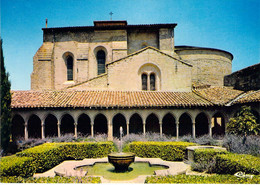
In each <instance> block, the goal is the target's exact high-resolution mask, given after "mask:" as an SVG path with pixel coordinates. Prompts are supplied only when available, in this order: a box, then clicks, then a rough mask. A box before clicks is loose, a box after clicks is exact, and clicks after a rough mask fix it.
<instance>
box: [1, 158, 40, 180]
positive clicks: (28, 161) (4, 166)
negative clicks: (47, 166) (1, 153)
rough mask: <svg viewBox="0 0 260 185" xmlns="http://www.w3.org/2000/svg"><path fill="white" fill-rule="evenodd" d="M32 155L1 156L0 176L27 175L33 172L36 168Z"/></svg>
mask: <svg viewBox="0 0 260 185" xmlns="http://www.w3.org/2000/svg"><path fill="white" fill-rule="evenodd" d="M33 164H34V161H33V158H32V157H17V156H15V155H12V156H8V157H2V158H1V164H0V176H22V177H29V176H32V175H33V173H35V171H36V168H35V165H33Z"/></svg>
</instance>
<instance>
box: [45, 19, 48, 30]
mask: <svg viewBox="0 0 260 185" xmlns="http://www.w3.org/2000/svg"><path fill="white" fill-rule="evenodd" d="M45 26H46V28H47V27H48V19H46V20H45Z"/></svg>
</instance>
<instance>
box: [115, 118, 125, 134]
mask: <svg viewBox="0 0 260 185" xmlns="http://www.w3.org/2000/svg"><path fill="white" fill-rule="evenodd" d="M120 127H122V128H123V135H126V120H125V117H124V116H123V115H122V114H117V115H115V116H114V118H113V136H114V137H118V138H119V137H120V132H119V129H120Z"/></svg>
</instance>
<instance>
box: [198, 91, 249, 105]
mask: <svg viewBox="0 0 260 185" xmlns="http://www.w3.org/2000/svg"><path fill="white" fill-rule="evenodd" d="M194 92H195V93H196V94H197V95H199V96H201V97H203V98H205V99H206V100H208V101H210V102H211V103H214V104H216V105H225V104H227V103H228V102H230V101H231V100H233V99H235V98H236V97H238V96H239V95H241V94H242V93H244V92H243V91H239V90H235V89H232V88H229V87H210V88H205V89H196V90H194Z"/></svg>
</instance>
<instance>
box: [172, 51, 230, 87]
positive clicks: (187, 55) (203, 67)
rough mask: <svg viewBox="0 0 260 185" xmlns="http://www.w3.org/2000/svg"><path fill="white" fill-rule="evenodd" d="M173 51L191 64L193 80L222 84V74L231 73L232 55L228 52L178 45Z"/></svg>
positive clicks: (215, 84)
mask: <svg viewBox="0 0 260 185" xmlns="http://www.w3.org/2000/svg"><path fill="white" fill-rule="evenodd" d="M175 52H176V53H177V54H178V55H179V56H180V57H181V59H183V60H185V61H187V62H188V63H190V64H191V65H192V66H193V68H192V81H193V82H197V83H202V84H210V85H214V86H223V85H224V76H225V75H228V74H230V73H231V70H232V59H233V56H232V55H231V54H230V53H228V52H225V51H221V50H216V49H208V48H192V49H189V48H187V49H186V48H178V47H176V50H175Z"/></svg>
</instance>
